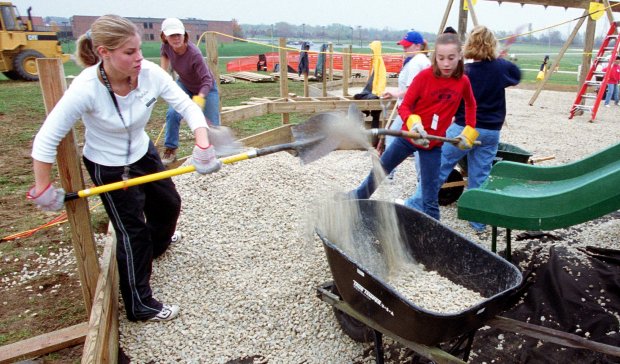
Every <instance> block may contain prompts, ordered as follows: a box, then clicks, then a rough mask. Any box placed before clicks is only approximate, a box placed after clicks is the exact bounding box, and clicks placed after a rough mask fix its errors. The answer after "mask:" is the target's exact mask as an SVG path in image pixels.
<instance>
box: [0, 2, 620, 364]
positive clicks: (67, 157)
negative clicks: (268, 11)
mask: <svg viewBox="0 0 620 364" xmlns="http://www.w3.org/2000/svg"><path fill="white" fill-rule="evenodd" d="M488 1H491V0H488ZM465 2H468V3H469V7H470V9H471V11H470V12H465V11H463V10H462V9H463V4H464V3H465ZM498 2H500V3H501V1H498ZM504 2H515V3H521V4H532V5H544V6H561V7H566V6H567V5H566V4H569V5H568V6H570V7H578V8H583V9H585V10H584V14H585V15H587V11H588V10H587V9H588V2H586V1H577V0H575V1H525V0H522V1H510V0H504ZM604 3H605V4H609V2H608V1H607V0H605V1H604ZM612 3H617V2H612ZM452 4H453V1H449V4H448V7H447V8H446V14H445V15H444V19H443V21H442V24H441V26H440V30H441V29H443V28H444V27H445V24H446V21H447V15H448V13H449V11H450V9H451V7H452ZM460 5H461V6H460V9H461V10H460V12H459V33H460V34H465V32H466V25H467V19H468V14H469V13H471V15H472V17H473V20H474V24H477V18H476V17H475V14H474V11H473V5H472V4H471V0H467V1H464V0H460ZM618 10H620V9H618ZM618 10H617V8H616V9H614V11H618ZM607 13H608V16H610V17H611V11H610V10H609V9H608V11H607ZM583 21H585V19H584V18H581V20H580V22H581V23H580V24H579V25H581V24H582V23H583ZM594 23H595V22H594V21H592V20H591V19H588V30H587V36H588V37H587V41H586V48H587V47H588V42H589V43H590V52H591V45H592V43H593V38H594V27H595V24H594ZM574 34H576V30H575V31H574ZM574 34H573V38H574ZM588 40H589V41H588ZM571 41H572V39H571ZM569 43H570V42H569ZM285 45H286V40H285V39H284V38H281V39H280V47H281V48H284V47H285ZM563 50H564V51H565V49H563ZM585 51H586V49H584V52H585ZM561 54H563V52H561ZM207 55H208V62H209V66H210V68H211V69H212V70H215V72H216V73H217V69H218V68H217V63H218V57H217V41H216V39H215V34H207ZM588 56H589V53H584V60H585V59H586V58H587V57H588ZM350 57H351V54H350V52H349V55H348V56H347V55H346V52H345V55H343V58H342V59H343V61H342V62H343V80H341V81H330V82H333V84H331V85H330V86H332V87H337V86H341V87H342V93H343V96H340V97H327V95H326V92H327V90H328V87H327V86H328V84H327V77H324V78H323V87H322V89H321V90H320V91H318V92H322V96H318V95H317V96H311V95H309V94H310V90H309V91H308V93H307V94H305V95H304V97H303V98H300V97H292V96H291V95H289V93H288V86H287V77H286V73H287V67H284V65H286V64H287V56H286V55H285V53H284V52H280V54H279V63H280V64H281V67H280V72H281V76H282V77H280V95H281V96H280V98H277V99H262V101H260V102H258V103H256V104H254V105H245V106H240V107H234V108H225V109H223V112H222V123H223V124H228V123H230V122H232V121H238V120H244V119H248V118H251V117H256V116H261V115H265V114H269V113H280V114H281V115H282V123H283V125H282V126H281V127H279V128H275V129H273V130H270V131H267V132H264V133H261V134H258V135H255V136H252V137H249V138H246V139H244V140H243V142H244V144H245V145H247V146H256V147H262V146H268V145H272V144H274V143H281V142H288V141H290V140H291V139H290V138H291V134H290V125H289V124H288V123H289V118H288V115H289V113H291V112H303V113H308V112H317V111H325V110H345V109H346V108H348V106H349V104H350V103H352V102H353V103H356V104H357V105H358V107H359V108H360V109H362V110H382V109H383V106H382V105H381V104H380V102H379V101H378V100H352V99H351V98H350V96H349V93H348V87H349V86H350V85H351V84H352V80H351V75H350V71H349V70H350V64H351V58H350ZM559 59H561V55H560V56H559V58H558V59H557V60H556V61H554V64H553V66H552V67H551V68H552V69H554V68H555V67H554V66H556V65H557V64H558V63H559ZM585 64H586V63H585V62H584V65H585ZM588 64H589V62H588ZM37 65H38V68H39V73H40V75H41V80H40V82H41V87H42V89H43V96H44V101H45V105H46V110H47V112H49V111H51V109H52V108H53V106H54V105H55V103H56V102H57V101H58V100H59V99H60V97H61V95H62V93H63V92H64V89H65V88H66V84H65V81H64V74H63V69H62V64H61V63H60V62H59V61H58V60H51V59H40V60H37ZM332 69H333V68H332ZM584 70H587V68H586V67H582V72H584ZM217 77H219V75H217V74H216V78H217ZM548 78H549V74H547V75H546V76H545V79H544V81H543V83H541V85H540V86H539V90H537V93H535V95H534V96H537V95H538V93H539V92H540V90H542V88H543V87H544V83H545V82H546V81H547V80H548ZM330 79H331V78H330ZM363 83H365V82H362V84H363ZM313 92H314V91H313ZM534 99H535V97H533V99H532V101H531V102H530V104H532V103H533V100H534ZM57 164H58V170H59V175H60V178H61V182H62V186H63V188H64V189H65V190H67V191H78V190H82V189H84V183H83V178H82V173H81V168H80V162H79V156H78V153H77V148H76V141H75V138H74V135H73V133H72V132H71V133H69V134H68V135H67V136H66V137H65V139H64V140H63V141H62V143H61V145H60V146H59V149H58V163H57ZM499 165H501V163H500V164H499ZM66 209H67V213H68V218H69V223H70V225H71V229H70V230H71V232H72V242H73V247H74V251H75V255H76V260H77V267H78V273H79V277H80V281H81V288H82V293H83V297H84V302H85V305H86V309H87V312H88V313H89V322H84V323H81V324H78V325H75V326H72V327H69V328H65V329H62V330H58V331H55V332H52V333H48V334H45V335H41V336H38V337H34V338H30V339H26V340H23V341H21V342H17V343H15V344H10V345H6V346H4V347H2V350H1V351H0V363H4V362H10V361H13V360H15V359H17V358H23V357H32V356H37V355H42V354H46V353H50V352H54V351H57V350H60V349H63V348H66V347H70V346H74V345H77V344H80V343H85V345H84V351H83V357H82V362H83V363H94V362H97V363H99V362H111V363H114V362H116V361H117V355H118V277H117V272H116V265H115V264H116V257H115V244H116V242H115V241H114V240H113V239H110V241H108V243H107V244H106V246H105V249H104V253H103V255H102V263H101V265H100V264H99V262H98V258H97V252H96V249H95V244H94V236H93V232H92V228H91V226H90V213H89V211H88V203H87V202H86V200H85V199H78V200H75V201H71V202H68V203H67V205H66Z"/></svg>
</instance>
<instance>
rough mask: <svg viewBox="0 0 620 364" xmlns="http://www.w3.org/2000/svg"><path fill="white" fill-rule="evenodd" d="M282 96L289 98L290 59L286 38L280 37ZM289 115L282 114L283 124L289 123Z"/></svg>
mask: <svg viewBox="0 0 620 364" xmlns="http://www.w3.org/2000/svg"><path fill="white" fill-rule="evenodd" d="M279 55H280V96H281V97H284V98H285V99H287V98H288V77H287V75H288V61H287V59H286V38H283V37H281V38H280V54H279ZM288 122H289V115H288V114H282V124H288Z"/></svg>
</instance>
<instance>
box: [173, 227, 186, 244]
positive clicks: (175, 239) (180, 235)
mask: <svg viewBox="0 0 620 364" xmlns="http://www.w3.org/2000/svg"><path fill="white" fill-rule="evenodd" d="M181 240H183V233H181V232H180V231H178V230H177V231H175V232H174V234H172V237H171V238H170V243H171V244H178V243H180V242H181Z"/></svg>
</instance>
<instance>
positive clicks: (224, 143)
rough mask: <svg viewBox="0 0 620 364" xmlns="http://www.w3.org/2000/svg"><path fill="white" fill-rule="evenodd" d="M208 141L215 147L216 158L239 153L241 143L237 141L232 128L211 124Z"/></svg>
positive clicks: (241, 147)
mask: <svg viewBox="0 0 620 364" xmlns="http://www.w3.org/2000/svg"><path fill="white" fill-rule="evenodd" d="M208 135H209V143H211V144H212V145H213V147H214V148H215V154H217V156H218V158H221V157H227V156H230V155H233V154H239V153H241V152H242V150H243V144H241V142H239V141H238V140H237V139H236V138H235V135H234V134H233V132H232V130H231V129H230V128H228V127H226V126H211V127H209V131H208Z"/></svg>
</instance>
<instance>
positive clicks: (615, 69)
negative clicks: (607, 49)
mask: <svg viewBox="0 0 620 364" xmlns="http://www.w3.org/2000/svg"><path fill="white" fill-rule="evenodd" d="M608 68H610V71H609V78H608V79H607V94H606V95H605V106H606V107H609V102H610V101H611V99H612V97H613V99H614V103H615V104H616V106H618V99H619V97H618V82H620V55H618V56H616V59H615V60H614V62H613V63H612V64H611V65H610V66H607V67H605V68H603V72H607V69H608Z"/></svg>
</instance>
